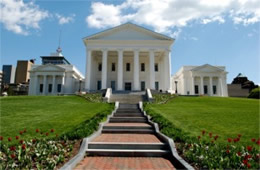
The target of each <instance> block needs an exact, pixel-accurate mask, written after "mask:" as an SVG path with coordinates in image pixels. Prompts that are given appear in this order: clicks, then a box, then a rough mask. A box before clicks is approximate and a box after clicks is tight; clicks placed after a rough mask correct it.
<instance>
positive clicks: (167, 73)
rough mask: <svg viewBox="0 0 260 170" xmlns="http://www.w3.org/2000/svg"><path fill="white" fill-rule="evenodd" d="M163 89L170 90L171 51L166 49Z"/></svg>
mask: <svg viewBox="0 0 260 170" xmlns="http://www.w3.org/2000/svg"><path fill="white" fill-rule="evenodd" d="M164 71H165V74H164V76H165V85H164V87H165V90H171V88H172V86H171V51H169V50H166V51H165V56H164Z"/></svg>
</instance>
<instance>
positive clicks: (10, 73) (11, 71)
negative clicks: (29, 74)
mask: <svg viewBox="0 0 260 170" xmlns="http://www.w3.org/2000/svg"><path fill="white" fill-rule="evenodd" d="M14 81H15V67H14V66H12V65H3V84H4V85H7V84H12V83H14Z"/></svg>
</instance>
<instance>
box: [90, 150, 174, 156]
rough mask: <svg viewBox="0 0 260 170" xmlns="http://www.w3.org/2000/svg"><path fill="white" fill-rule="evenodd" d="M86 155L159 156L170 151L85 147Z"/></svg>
mask: <svg viewBox="0 0 260 170" xmlns="http://www.w3.org/2000/svg"><path fill="white" fill-rule="evenodd" d="M86 153H87V155H88V156H122V157H138V156H140V157H141V156H145V157H161V156H166V155H168V154H169V153H170V152H169V151H168V150H161V149H158V150H137V149H133V150H131V149H87V151H86Z"/></svg>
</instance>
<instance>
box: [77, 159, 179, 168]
mask: <svg viewBox="0 0 260 170" xmlns="http://www.w3.org/2000/svg"><path fill="white" fill-rule="evenodd" d="M75 169H76V170H81V169H82V170H83V169H84V170H98V169H99V170H101V169H104V170H112V169H113V170H123V169H126V170H141V169H143V170H151V169H153V170H170V169H171V170H172V169H175V168H174V166H173V165H172V163H171V162H170V161H169V160H167V159H165V158H162V157H158V158H157V157H86V158H85V159H84V160H83V161H82V162H81V163H79V164H78V165H77V166H76V168H75Z"/></svg>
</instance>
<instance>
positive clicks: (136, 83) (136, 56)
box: [134, 50, 140, 90]
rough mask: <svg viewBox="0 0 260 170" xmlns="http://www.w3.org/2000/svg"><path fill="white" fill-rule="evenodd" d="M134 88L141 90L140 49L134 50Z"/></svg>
mask: <svg viewBox="0 0 260 170" xmlns="http://www.w3.org/2000/svg"><path fill="white" fill-rule="evenodd" d="M134 90H140V81H139V50H135V51H134Z"/></svg>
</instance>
